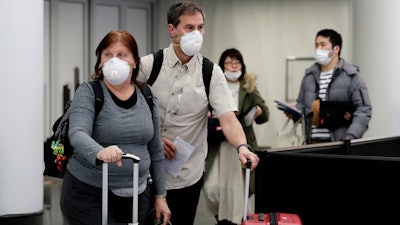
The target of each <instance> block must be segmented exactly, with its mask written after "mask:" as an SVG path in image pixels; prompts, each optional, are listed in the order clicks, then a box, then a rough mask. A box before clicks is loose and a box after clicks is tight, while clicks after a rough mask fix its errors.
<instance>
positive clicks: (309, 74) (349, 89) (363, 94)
mask: <svg viewBox="0 0 400 225" xmlns="http://www.w3.org/2000/svg"><path fill="white" fill-rule="evenodd" d="M320 72H321V71H320V67H319V64H317V63H315V64H313V65H311V66H310V67H309V68H307V69H306V71H305V75H304V77H303V80H302V82H301V87H300V91H299V95H298V98H297V104H296V107H297V108H298V109H300V110H301V111H302V112H303V114H304V115H306V116H307V115H310V112H311V106H312V103H313V101H314V100H315V99H316V98H317V97H318V87H319V76H320ZM326 100H327V101H341V102H350V101H351V102H352V103H353V105H354V107H355V112H354V114H353V120H352V123H351V125H350V126H349V127H339V128H337V129H334V130H330V131H331V137H332V141H340V140H344V139H345V138H349V139H356V138H361V137H362V136H363V135H364V133H365V132H366V131H367V130H368V124H369V121H370V120H371V113H372V106H371V102H370V98H369V95H368V89H367V86H366V84H365V82H364V81H363V79H362V77H361V74H360V71H359V69H358V67H357V66H354V65H351V64H349V63H348V62H346V61H345V60H344V59H340V61H339V64H338V66H337V67H336V68H335V70H334V72H333V76H332V81H331V83H330V84H329V87H328V89H327V95H326ZM306 124H309V123H307V122H306ZM306 130H310V129H307V126H306ZM307 133H308V132H306V134H307ZM308 138H309V137H308Z"/></svg>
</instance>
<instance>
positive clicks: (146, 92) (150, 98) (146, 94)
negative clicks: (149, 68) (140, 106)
mask: <svg viewBox="0 0 400 225" xmlns="http://www.w3.org/2000/svg"><path fill="white" fill-rule="evenodd" d="M139 88H140V91H142V94H143V96H144V98H145V99H146V102H147V104H148V105H149V108H150V111H151V112H153V93H152V92H151V89H150V86H149V85H148V84H144V85H141V86H139Z"/></svg>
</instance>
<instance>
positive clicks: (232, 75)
mask: <svg viewBox="0 0 400 225" xmlns="http://www.w3.org/2000/svg"><path fill="white" fill-rule="evenodd" d="M224 74H225V77H226V78H227V79H228V80H230V81H237V79H239V77H240V76H241V75H242V71H237V72H229V71H225V72H224Z"/></svg>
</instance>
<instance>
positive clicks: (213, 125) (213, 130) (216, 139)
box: [207, 117, 226, 143]
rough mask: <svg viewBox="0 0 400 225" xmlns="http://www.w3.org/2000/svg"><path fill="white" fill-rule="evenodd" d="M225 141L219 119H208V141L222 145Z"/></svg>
mask: <svg viewBox="0 0 400 225" xmlns="http://www.w3.org/2000/svg"><path fill="white" fill-rule="evenodd" d="M225 140H226V137H225V135H224V133H223V132H222V127H221V125H220V124H219V120H218V118H217V117H208V126H207V141H208V142H211V143H220V142H222V141H225Z"/></svg>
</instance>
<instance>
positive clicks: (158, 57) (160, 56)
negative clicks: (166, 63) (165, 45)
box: [147, 49, 164, 86]
mask: <svg viewBox="0 0 400 225" xmlns="http://www.w3.org/2000/svg"><path fill="white" fill-rule="evenodd" d="M153 56H154V62H153V68H152V69H151V73H150V76H149V79H147V83H148V84H149V85H150V86H151V85H153V84H154V81H156V79H157V77H158V74H159V73H160V70H161V66H162V63H163V60H164V52H163V50H162V49H160V50H158V51H157V52H154V53H153Z"/></svg>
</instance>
